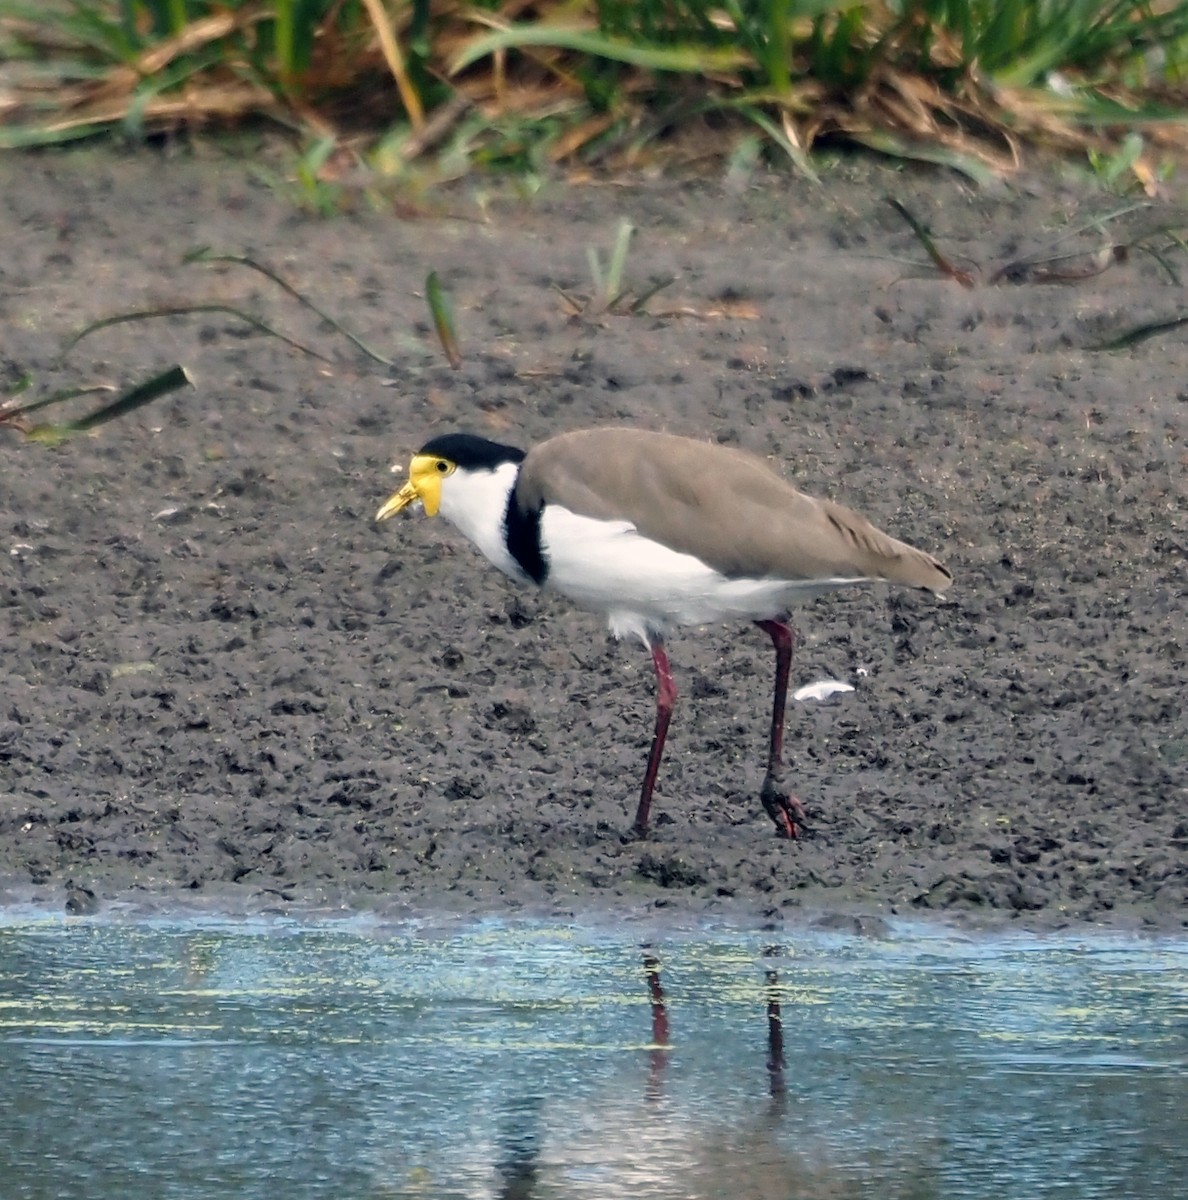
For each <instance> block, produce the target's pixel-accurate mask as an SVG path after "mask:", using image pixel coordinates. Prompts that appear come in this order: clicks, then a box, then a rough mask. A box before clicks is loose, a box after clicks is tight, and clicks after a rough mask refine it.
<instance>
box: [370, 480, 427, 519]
mask: <svg viewBox="0 0 1188 1200" xmlns="http://www.w3.org/2000/svg"><path fill="white" fill-rule="evenodd" d="M420 498H421V497H420V496H418V495H417V489H416V487H415V486H414V485H413V482H412V480H411V479H410V480H409V481H408V483H406V484H405V485H404V487H402V488H401V489H400V491H398V492H397V493H396V494H395V495H393V496H389V497H388V499H387V500H385V501H384V503H383V505H382V507H381V508H380V510H379V512H377V513H376V514H375V519H376V520H377V521H386V520H387V519H388V518H389V517H394V516H395V515H396V514H397V513H398V512H400V510H401V509H404V508H407V507H408V506H409V505H410V504H412V503H413V501H414V500H419V499H420Z"/></svg>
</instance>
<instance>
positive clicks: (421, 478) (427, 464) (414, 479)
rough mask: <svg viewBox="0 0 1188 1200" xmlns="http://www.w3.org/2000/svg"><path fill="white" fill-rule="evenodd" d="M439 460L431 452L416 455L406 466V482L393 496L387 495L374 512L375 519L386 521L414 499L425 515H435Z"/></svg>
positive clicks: (438, 489) (438, 502) (437, 506)
mask: <svg viewBox="0 0 1188 1200" xmlns="http://www.w3.org/2000/svg"><path fill="white" fill-rule="evenodd" d="M440 462H441V460H440V459H439V458H436V457H435V456H434V455H432V454H418V455H416V456H415V457H414V458H413V460H412V463H411V464H410V465H409V468H408V482H407V483H406V484H405V485H404V487H402V488H401V489H400V491H398V492H397V493H396V494H395V495H394V496H389V497H388V499H387V500H386V501H384V503H383V505H382V506H381V507H380V510H379V512H377V513H376V514H375V519H376V520H377V521H386V520H387V519H388V518H389V517H392V516H395V515H396V514H397V513H398V512H400V511H401V509H405V508H407V507H408V506H409V505H410V504H412V503H413V502H414V501H416V500H419V501H420V502H421V505H422V506H423V507H424V509H425V515H426V516H429V517H435V516H437V510H438V509H439V508H440V507H441V473H440V471H439V470H438V464H439V463H440Z"/></svg>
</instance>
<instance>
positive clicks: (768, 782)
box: [759, 775, 808, 838]
mask: <svg viewBox="0 0 1188 1200" xmlns="http://www.w3.org/2000/svg"><path fill="white" fill-rule="evenodd" d="M759 799H760V800H762V801H763V807H764V809H765V811H766V812H767V815H768V816H769V817H770V818H771V819H772V820H773V821H774V822H775V827H776V837H783V838H795V837H797V836H799V834H800V823H801V822H804V821H807V820H808V814H807V813H806V812H805V811H804V805H803V804H801V803H800V801H799V800H797V798H796V797H795V796H793V795H791V794H790V793H788V792H785V791H784V790H783V788H781V787H780V786H779V785H778V783H777V782H776V780H775V779H774V778H773V777H772V776H770V775H769V776H768V777H767V778H766V779H765V780H764V781H763V790H762V791H761V792H760V793H759Z"/></svg>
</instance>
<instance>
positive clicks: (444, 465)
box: [437, 458, 450, 475]
mask: <svg viewBox="0 0 1188 1200" xmlns="http://www.w3.org/2000/svg"><path fill="white" fill-rule="evenodd" d="M437 469H438V471H439V472H440V473H441V474H442V475H444V474H445V473H446V472H447V471H448V470H449V469H450V464H449V463H448V462H446V461H445V460H444V459H441V458H439V459H438V460H437Z"/></svg>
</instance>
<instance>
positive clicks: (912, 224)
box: [886, 196, 974, 288]
mask: <svg viewBox="0 0 1188 1200" xmlns="http://www.w3.org/2000/svg"><path fill="white" fill-rule="evenodd" d="M886 200H887V203H888V204H890V205H891V207H892V208H893V209H895V211H896V212H897V213H899V215H900V216H901V217H902V218H903V219H904V220H905V221H906V222H907V223H908V227H909V228H910V229H911V231H912V232H913V233H914V234H915V235H916V240H917V241H918V242H919V243H920V245H921V246H923V247H924V251H925V253H926V254H927V255H928V257H929V258H930V259H932V262H933V265H934V266H935V267H936V269H937V270H938V271H940V272H941V274H942V275H948V276H949V278H950V279H955V280H956V281H957V282H958V283H959V284H961V286H962V287H963V288H972V287H973V286H974V278H973V275H971V274H970V273H969V272H968V271H963V270H962V269H961V268H960V267H958V266H957V265H956V264H954V263H952V262H950V261H949V259H947V258H946V257H945V256H944V255H943V254H942V253H941V252H940V251H939V250H938V249H937V246H936V243H935V242H934V241H933V240H932V236H931V234H929V232H928V230H927V229H925V228H924V226H923V225H922V224H921V223H920V222H919V221H918V220H916V218H915V217H914V216H913V215H912V213H911V212H910V211H909V210H908V207H907V205H905V204H903V203H902V202H901V201H899V200H896V199H895V197H894V196H888V197H886Z"/></svg>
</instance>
